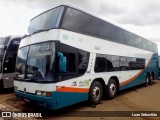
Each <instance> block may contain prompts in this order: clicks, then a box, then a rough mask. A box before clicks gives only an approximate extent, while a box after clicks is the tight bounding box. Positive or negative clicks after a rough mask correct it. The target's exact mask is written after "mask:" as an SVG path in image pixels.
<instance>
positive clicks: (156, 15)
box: [116, 0, 160, 26]
mask: <svg viewBox="0 0 160 120" xmlns="http://www.w3.org/2000/svg"><path fill="white" fill-rule="evenodd" d="M125 9H126V10H125V11H124V13H123V14H119V15H118V16H117V18H116V22H119V23H121V24H133V25H138V26H148V25H158V24H160V20H159V19H160V12H159V11H160V1H158V0H139V1H138V0H135V3H134V4H132V5H130V4H128V6H125ZM117 10H118V9H117Z"/></svg>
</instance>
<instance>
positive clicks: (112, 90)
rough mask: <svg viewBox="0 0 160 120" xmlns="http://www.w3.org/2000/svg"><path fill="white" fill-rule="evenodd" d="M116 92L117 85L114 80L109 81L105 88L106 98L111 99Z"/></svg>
mask: <svg viewBox="0 0 160 120" xmlns="http://www.w3.org/2000/svg"><path fill="white" fill-rule="evenodd" d="M117 92H118V85H117V83H116V81H115V80H114V79H112V78H111V79H110V80H109V82H108V85H107V88H106V93H107V98H108V99H113V98H115V97H116V95H117Z"/></svg>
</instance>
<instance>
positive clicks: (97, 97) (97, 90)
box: [93, 86, 101, 100]
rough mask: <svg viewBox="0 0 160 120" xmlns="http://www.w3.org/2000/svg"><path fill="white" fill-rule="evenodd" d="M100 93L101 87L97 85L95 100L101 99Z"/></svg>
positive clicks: (94, 90)
mask: <svg viewBox="0 0 160 120" xmlns="http://www.w3.org/2000/svg"><path fill="white" fill-rule="evenodd" d="M100 95H101V89H100V88H99V87H97V86H96V87H95V88H94V89H93V99H94V100H99V99H100Z"/></svg>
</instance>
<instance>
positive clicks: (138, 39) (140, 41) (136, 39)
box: [133, 35, 142, 48]
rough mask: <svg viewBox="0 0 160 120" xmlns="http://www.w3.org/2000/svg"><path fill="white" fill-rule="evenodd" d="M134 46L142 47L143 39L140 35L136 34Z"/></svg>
mask: <svg viewBox="0 0 160 120" xmlns="http://www.w3.org/2000/svg"><path fill="white" fill-rule="evenodd" d="M133 38H134V46H135V47H137V48H142V40H141V38H140V37H138V36H136V35H135V36H134V37H133Z"/></svg>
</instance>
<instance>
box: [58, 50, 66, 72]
mask: <svg viewBox="0 0 160 120" xmlns="http://www.w3.org/2000/svg"><path fill="white" fill-rule="evenodd" d="M58 57H59V72H67V59H66V57H65V56H64V55H63V53H62V52H58Z"/></svg>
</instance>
